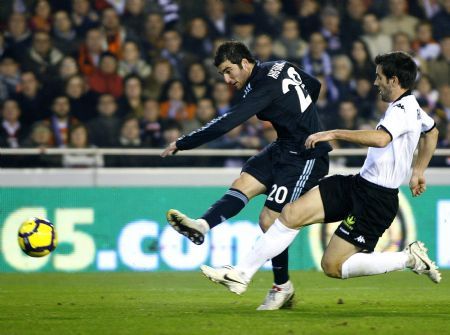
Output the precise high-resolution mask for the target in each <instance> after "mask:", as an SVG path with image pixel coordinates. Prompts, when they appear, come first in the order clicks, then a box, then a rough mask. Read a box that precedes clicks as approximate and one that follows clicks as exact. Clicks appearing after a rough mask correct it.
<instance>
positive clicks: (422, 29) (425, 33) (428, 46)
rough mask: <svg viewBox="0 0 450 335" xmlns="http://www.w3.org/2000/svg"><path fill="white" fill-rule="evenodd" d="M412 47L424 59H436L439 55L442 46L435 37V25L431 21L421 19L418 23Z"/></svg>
mask: <svg viewBox="0 0 450 335" xmlns="http://www.w3.org/2000/svg"><path fill="white" fill-rule="evenodd" d="M412 48H413V50H414V52H415V53H416V54H417V55H418V56H419V57H421V58H422V59H424V60H431V59H436V58H437V57H438V56H439V53H440V52H441V48H440V46H439V43H437V42H436V41H435V40H434V39H433V27H432V25H431V23H430V22H429V21H421V22H419V23H418V24H417V26H416V35H415V40H414V41H413V43H412Z"/></svg>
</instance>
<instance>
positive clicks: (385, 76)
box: [374, 51, 417, 102]
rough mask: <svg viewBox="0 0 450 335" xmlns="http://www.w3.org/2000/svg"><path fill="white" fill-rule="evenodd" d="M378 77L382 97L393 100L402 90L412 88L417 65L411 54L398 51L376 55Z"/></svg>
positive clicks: (376, 80) (377, 84) (377, 81)
mask: <svg viewBox="0 0 450 335" xmlns="http://www.w3.org/2000/svg"><path fill="white" fill-rule="evenodd" d="M375 64H376V65H377V69H376V79H375V83H374V85H375V86H377V87H378V89H379V93H380V95H381V99H382V100H383V101H386V102H391V101H393V100H394V99H396V98H397V97H398V96H397V94H398V92H399V91H401V90H410V89H412V87H413V86H414V81H415V79H416V76H417V65H416V63H415V62H414V60H413V59H412V57H411V56H410V55H408V54H407V53H405V52H401V51H396V52H390V53H387V54H382V55H378V56H377V57H375Z"/></svg>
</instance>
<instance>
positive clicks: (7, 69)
mask: <svg viewBox="0 0 450 335" xmlns="http://www.w3.org/2000/svg"><path fill="white" fill-rule="evenodd" d="M19 84H20V68H19V64H17V62H16V61H15V60H14V59H13V58H10V57H4V58H3V59H1V60H0V102H1V101H3V100H5V99H8V98H9V97H12V96H13V95H14V94H15V93H16V92H17V89H18V86H19Z"/></svg>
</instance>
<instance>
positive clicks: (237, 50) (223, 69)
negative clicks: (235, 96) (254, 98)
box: [214, 41, 256, 89]
mask: <svg viewBox="0 0 450 335" xmlns="http://www.w3.org/2000/svg"><path fill="white" fill-rule="evenodd" d="M255 63H256V61H255V58H254V57H253V55H252V54H251V52H250V50H248V48H247V47H246V46H245V45H244V44H243V43H241V42H235V41H229V42H225V43H223V44H221V45H220V46H219V48H218V49H217V51H216V56H215V58H214V65H215V66H216V67H217V69H218V70H219V73H221V74H222V75H223V77H224V79H225V82H226V83H227V84H231V85H233V86H234V87H236V88H237V89H241V88H242V87H244V85H245V83H246V82H247V80H248V78H249V77H250V75H251V73H252V70H253V67H254V65H255Z"/></svg>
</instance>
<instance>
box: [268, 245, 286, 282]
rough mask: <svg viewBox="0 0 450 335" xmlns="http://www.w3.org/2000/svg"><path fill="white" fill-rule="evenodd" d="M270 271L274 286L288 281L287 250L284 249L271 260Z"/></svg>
mask: <svg viewBox="0 0 450 335" xmlns="http://www.w3.org/2000/svg"><path fill="white" fill-rule="evenodd" d="M272 271H273V277H274V282H275V284H277V285H281V284H284V283H286V282H287V281H288V280H289V253H288V248H286V249H285V250H284V251H283V252H282V253H281V254H279V255H278V256H276V257H274V258H272Z"/></svg>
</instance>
